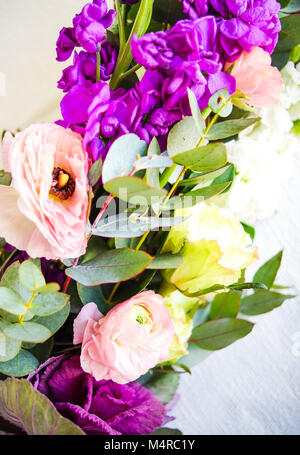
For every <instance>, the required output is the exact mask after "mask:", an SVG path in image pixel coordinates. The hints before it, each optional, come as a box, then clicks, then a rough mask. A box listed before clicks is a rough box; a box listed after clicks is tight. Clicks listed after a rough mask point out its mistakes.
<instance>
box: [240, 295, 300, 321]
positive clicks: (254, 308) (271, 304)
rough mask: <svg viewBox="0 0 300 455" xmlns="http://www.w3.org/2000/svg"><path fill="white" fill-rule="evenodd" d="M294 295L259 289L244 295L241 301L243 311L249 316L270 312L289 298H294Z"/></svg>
mask: <svg viewBox="0 0 300 455" xmlns="http://www.w3.org/2000/svg"><path fill="white" fill-rule="evenodd" d="M294 297H295V296H294V295H286V294H279V293H277V292H270V291H257V292H255V293H254V294H252V295H248V296H246V297H244V298H243V299H242V301H241V312H242V313H243V314H246V315H248V316H256V315H258V314H264V313H268V312H269V311H272V310H274V309H275V308H277V307H279V306H280V305H282V303H283V302H284V301H285V300H287V299H293V298H294Z"/></svg>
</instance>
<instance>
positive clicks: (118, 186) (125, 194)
mask: <svg viewBox="0 0 300 455" xmlns="http://www.w3.org/2000/svg"><path fill="white" fill-rule="evenodd" d="M104 188H105V190H106V191H107V192H108V193H111V194H113V195H114V196H116V197H118V198H119V199H121V200H122V201H125V202H129V203H130V204H133V205H139V206H147V205H152V204H155V203H157V202H159V201H160V200H161V199H162V198H163V197H165V196H166V194H167V193H166V191H165V190H163V189H161V188H154V187H152V186H149V185H148V184H147V183H146V182H144V180H142V179H140V178H138V177H119V178H115V179H114V180H110V181H109V182H107V183H106V184H105V185H104Z"/></svg>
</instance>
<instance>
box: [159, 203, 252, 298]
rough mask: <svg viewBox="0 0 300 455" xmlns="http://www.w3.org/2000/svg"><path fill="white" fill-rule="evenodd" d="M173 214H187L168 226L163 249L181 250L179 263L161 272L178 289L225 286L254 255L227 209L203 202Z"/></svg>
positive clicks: (248, 238)
mask: <svg viewBox="0 0 300 455" xmlns="http://www.w3.org/2000/svg"><path fill="white" fill-rule="evenodd" d="M175 216H183V217H189V218H187V220H186V221H184V222H183V223H181V224H179V225H177V226H174V227H172V229H171V231H170V233H169V236H168V238H167V241H166V244H165V246H164V250H163V252H164V253H167V252H172V253H178V252H182V253H183V263H182V265H181V266H180V267H178V268H177V269H176V270H174V269H173V270H167V271H165V272H164V273H163V274H164V277H165V278H166V279H167V280H168V281H169V282H170V283H172V284H174V285H175V286H176V287H177V288H178V289H180V290H181V291H187V292H189V293H191V294H192V293H195V292H198V291H200V290H203V289H207V288H210V287H211V286H213V285H215V284H220V285H224V286H229V285H231V284H233V283H236V282H237V281H238V279H239V278H240V276H241V271H242V270H243V269H245V268H247V267H248V266H250V265H251V264H252V263H253V262H254V261H255V260H256V259H257V258H258V255H257V249H256V248H255V247H253V246H252V245H251V239H250V237H249V235H248V234H246V232H245V231H244V229H243V227H242V225H241V224H240V223H239V222H238V221H237V220H236V219H235V218H234V217H233V216H232V215H231V214H230V213H229V212H228V211H225V210H223V209H219V208H218V207H215V206H214V205H210V204H207V203H204V202H203V203H201V204H198V205H196V206H194V207H191V208H187V209H178V210H176V213H175Z"/></svg>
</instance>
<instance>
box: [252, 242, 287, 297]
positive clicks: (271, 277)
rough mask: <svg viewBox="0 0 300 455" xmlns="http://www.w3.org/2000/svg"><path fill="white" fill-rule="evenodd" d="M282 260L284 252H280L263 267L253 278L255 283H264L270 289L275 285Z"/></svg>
mask: <svg viewBox="0 0 300 455" xmlns="http://www.w3.org/2000/svg"><path fill="white" fill-rule="evenodd" d="M281 260H282V251H279V253H277V254H276V255H275V256H274V257H272V258H271V259H269V261H267V262H266V263H265V264H264V265H262V266H261V267H260V268H259V269H258V271H257V272H256V274H255V275H254V277H253V281H257V282H259V283H264V284H265V285H266V286H267V288H268V289H271V287H272V286H273V284H274V281H275V279H276V275H277V272H278V270H279V268H280V265H281Z"/></svg>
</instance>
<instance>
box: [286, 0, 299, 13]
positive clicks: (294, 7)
mask: <svg viewBox="0 0 300 455" xmlns="http://www.w3.org/2000/svg"><path fill="white" fill-rule="evenodd" d="M282 1H283V2H284V1H286V0H282ZM287 1H288V0H287ZM299 10H300V1H299V0H292V1H288V6H286V7H285V8H284V9H283V11H284V12H285V13H296V12H297V11H299Z"/></svg>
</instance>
